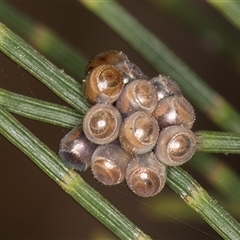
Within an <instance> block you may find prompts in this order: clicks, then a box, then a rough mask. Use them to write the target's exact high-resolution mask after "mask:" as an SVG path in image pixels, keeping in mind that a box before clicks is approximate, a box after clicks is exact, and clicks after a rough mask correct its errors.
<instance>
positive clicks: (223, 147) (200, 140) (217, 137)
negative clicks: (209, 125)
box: [196, 131, 240, 153]
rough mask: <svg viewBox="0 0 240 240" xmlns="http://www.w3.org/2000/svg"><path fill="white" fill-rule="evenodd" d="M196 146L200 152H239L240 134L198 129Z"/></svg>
mask: <svg viewBox="0 0 240 240" xmlns="http://www.w3.org/2000/svg"><path fill="white" fill-rule="evenodd" d="M196 136H197V148H198V149H199V151H201V152H211V153H240V134H238V133H226V132H210V131H199V132H197V133H196Z"/></svg>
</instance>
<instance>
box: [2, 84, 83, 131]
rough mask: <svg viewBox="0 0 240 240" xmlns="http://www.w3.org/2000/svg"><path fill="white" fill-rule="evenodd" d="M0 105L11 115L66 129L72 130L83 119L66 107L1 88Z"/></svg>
mask: <svg viewBox="0 0 240 240" xmlns="http://www.w3.org/2000/svg"><path fill="white" fill-rule="evenodd" d="M0 105H2V106H3V107H5V108H7V109H8V111H10V112H12V113H16V114H18V115H21V116H24V117H28V118H31V119H35V120H38V121H43V122H47V123H51V124H54V125H58V126H61V127H66V128H73V127H74V126H76V125H77V124H78V123H80V122H81V121H82V118H83V115H81V114H79V113H78V112H77V111H76V110H73V109H70V108H68V107H64V106H60V105H57V104H53V103H49V102H45V101H41V100H37V99H34V98H31V97H26V96H22V95H19V94H16V93H12V92H9V91H7V90H4V89H2V88H0Z"/></svg>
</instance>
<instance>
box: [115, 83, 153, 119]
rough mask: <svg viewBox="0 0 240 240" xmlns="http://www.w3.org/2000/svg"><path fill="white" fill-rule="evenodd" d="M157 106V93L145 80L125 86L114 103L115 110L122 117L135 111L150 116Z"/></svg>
mask: <svg viewBox="0 0 240 240" xmlns="http://www.w3.org/2000/svg"><path fill="white" fill-rule="evenodd" d="M156 105H157V92H156V88H155V87H154V85H153V84H152V83H150V82H149V81H147V80H134V81H132V82H130V83H129V84H128V85H126V86H125V88H124V89H123V91H122V93H121V95H120V97H119V98H118V99H117V101H116V108H117V109H118V110H119V111H120V113H121V114H122V115H123V117H127V116H129V115H130V114H132V113H134V112H136V111H144V112H146V113H148V114H151V113H152V112H153V110H154V109H155V107H156Z"/></svg>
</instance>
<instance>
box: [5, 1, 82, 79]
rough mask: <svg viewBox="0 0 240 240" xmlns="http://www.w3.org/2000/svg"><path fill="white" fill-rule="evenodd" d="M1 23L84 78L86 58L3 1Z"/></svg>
mask: <svg viewBox="0 0 240 240" xmlns="http://www.w3.org/2000/svg"><path fill="white" fill-rule="evenodd" d="M0 22H2V23H4V24H6V25H7V26H8V27H9V28H11V29H12V30H13V31H14V32H16V33H17V34H19V35H20V36H22V37H23V38H24V39H25V40H26V41H28V42H30V43H31V44H32V45H33V46H34V47H35V48H36V49H38V50H39V51H40V52H42V53H43V54H45V55H46V56H47V57H49V58H50V59H52V60H54V61H55V62H58V63H60V64H61V65H63V66H64V68H65V70H66V71H67V72H71V73H73V74H74V75H75V76H78V77H79V78H80V77H82V76H83V72H84V69H85V66H86V64H87V60H86V57H84V56H83V55H82V53H80V52H79V51H77V50H76V49H74V48H73V47H71V46H69V45H68V44H67V43H66V42H64V40H63V39H60V37H59V36H58V35H57V34H55V33H54V32H52V31H51V30H49V29H48V28H47V27H46V26H44V25H42V24H38V23H36V22H34V21H33V19H30V18H29V17H27V16H25V15H24V14H22V13H21V12H19V11H18V10H17V9H15V8H14V7H12V6H10V5H9V4H7V3H6V2H3V1H0Z"/></svg>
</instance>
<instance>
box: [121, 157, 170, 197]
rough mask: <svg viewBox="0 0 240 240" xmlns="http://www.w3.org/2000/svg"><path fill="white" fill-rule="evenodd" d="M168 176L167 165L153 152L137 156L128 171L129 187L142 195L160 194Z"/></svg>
mask: <svg viewBox="0 0 240 240" xmlns="http://www.w3.org/2000/svg"><path fill="white" fill-rule="evenodd" d="M166 177H167V171H166V166H165V165H163V164H161V163H159V162H158V160H157V159H156V156H155V155H154V154H153V152H149V153H146V154H143V155H137V156H135V157H134V158H133V159H132V160H131V161H130V163H129V165H128V168H127V172H126V181H127V184H128V186H129V188H130V189H131V190H132V191H133V192H134V193H135V194H136V195H138V196H140V197H152V196H155V195H156V194H158V193H159V192H160V191H161V190H162V189H163V187H164V185H165V182H166Z"/></svg>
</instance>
